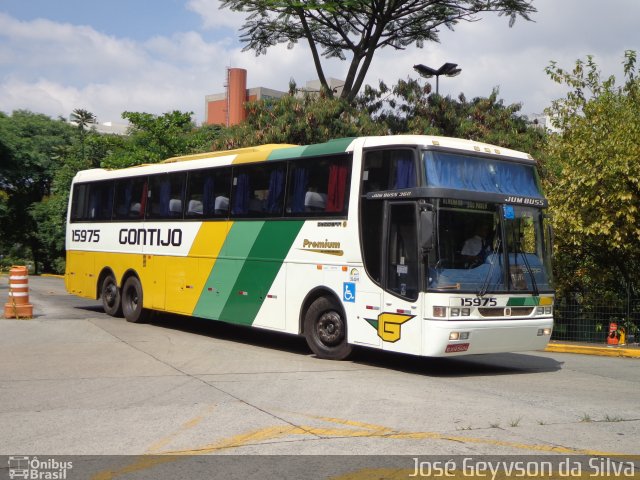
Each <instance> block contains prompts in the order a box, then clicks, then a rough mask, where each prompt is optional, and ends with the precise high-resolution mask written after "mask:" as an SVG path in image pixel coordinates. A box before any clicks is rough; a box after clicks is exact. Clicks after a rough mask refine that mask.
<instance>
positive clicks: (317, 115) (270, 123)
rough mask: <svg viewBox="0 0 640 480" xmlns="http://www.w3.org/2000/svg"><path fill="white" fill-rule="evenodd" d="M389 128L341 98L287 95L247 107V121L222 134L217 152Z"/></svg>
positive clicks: (301, 142)
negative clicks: (219, 150)
mask: <svg viewBox="0 0 640 480" xmlns="http://www.w3.org/2000/svg"><path fill="white" fill-rule="evenodd" d="M385 131H386V128H385V125H384V124H382V123H379V122H374V121H373V120H372V119H371V117H370V116H369V115H368V113H367V112H366V111H362V110H359V109H357V108H356V107H354V106H353V105H351V104H349V103H348V102H347V101H345V100H343V99H339V98H332V97H327V96H326V95H324V94H322V93H321V94H320V95H314V94H305V95H303V96H302V97H296V96H294V95H286V96H284V97H282V98H279V99H276V100H260V101H256V102H249V103H248V104H247V118H246V120H245V121H244V122H243V123H242V124H240V125H236V126H233V127H230V128H227V129H224V130H222V131H221V132H220V135H219V136H218V138H217V139H216V141H215V142H214V145H213V147H214V149H229V148H240V147H247V146H252V145H262V144H266V143H291V144H296V145H308V144H312V143H322V142H326V141H328V140H331V139H333V138H340V137H354V136H359V135H382V134H384V133H385Z"/></svg>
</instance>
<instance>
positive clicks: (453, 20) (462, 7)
mask: <svg viewBox="0 0 640 480" xmlns="http://www.w3.org/2000/svg"><path fill="white" fill-rule="evenodd" d="M221 8H229V9H231V10H234V11H238V12H246V13H248V14H249V16H248V18H247V20H246V22H245V23H244V25H243V26H242V29H241V37H240V39H241V41H242V42H244V43H245V47H244V50H245V51H247V50H253V51H255V52H256V55H260V54H264V53H266V51H267V49H268V48H269V47H272V46H275V45H277V44H280V43H286V44H287V45H288V47H289V48H292V47H293V46H294V45H295V44H296V43H297V42H298V41H300V40H304V41H306V42H307V43H308V45H309V49H310V51H311V56H312V58H313V63H314V65H315V69H316V72H317V74H318V78H319V79H320V83H321V85H322V86H323V88H324V89H325V90H326V91H327V92H328V93H329V94H331V90H330V89H329V85H328V83H327V80H326V76H325V74H324V68H323V66H322V59H321V57H325V58H339V59H341V60H346V59H347V55H350V56H351V60H350V64H349V69H348V71H347V76H346V79H345V85H344V87H343V90H342V94H341V96H342V98H345V99H347V100H348V101H353V100H354V99H355V97H356V95H357V94H358V92H359V91H360V89H361V87H362V85H363V82H364V79H365V77H366V74H367V71H368V70H369V67H370V65H371V62H372V60H373V56H374V53H375V52H376V51H377V50H379V49H382V48H386V47H391V48H394V49H396V50H402V49H405V48H406V47H408V46H409V45H413V44H415V45H417V46H418V47H419V48H422V47H423V46H424V44H425V42H438V41H439V31H440V29H441V28H443V27H446V28H448V29H450V30H453V29H454V27H455V26H456V25H457V24H458V22H460V21H477V20H478V19H479V18H478V17H477V15H478V14H479V13H483V12H495V13H498V14H499V15H504V16H507V17H509V24H510V25H513V23H514V21H515V20H516V18H517V17H518V16H520V17H522V18H524V19H526V20H530V15H531V14H533V13H535V12H536V9H535V8H534V7H533V6H532V0H481V1H479V0H394V1H391V0H389V1H376V2H372V1H369V0H343V1H333V0H222V1H221Z"/></svg>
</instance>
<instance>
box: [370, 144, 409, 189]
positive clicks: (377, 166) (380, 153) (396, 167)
mask: <svg viewBox="0 0 640 480" xmlns="http://www.w3.org/2000/svg"><path fill="white" fill-rule="evenodd" d="M416 178H417V177H416V160H415V154H414V152H413V150H410V149H407V148H403V149H389V150H375V151H371V152H367V154H366V157H365V160H364V168H363V172H362V195H365V194H367V193H369V192H375V191H380V190H395V189H402V188H411V187H415V186H416V185H417V180H416Z"/></svg>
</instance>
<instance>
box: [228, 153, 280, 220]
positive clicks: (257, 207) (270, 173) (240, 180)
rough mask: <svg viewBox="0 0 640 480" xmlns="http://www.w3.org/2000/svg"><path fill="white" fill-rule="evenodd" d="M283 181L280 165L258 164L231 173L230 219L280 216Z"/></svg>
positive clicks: (239, 168)
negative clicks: (232, 175) (235, 217)
mask: <svg viewBox="0 0 640 480" xmlns="http://www.w3.org/2000/svg"><path fill="white" fill-rule="evenodd" d="M285 178H286V164H284V163H277V164H271V165H268V164H258V165H250V166H244V167H238V168H236V169H234V178H233V197H232V207H231V215H232V216H239V217H267V216H268V217H280V216H282V210H283V203H284V188H285ZM227 201H228V200H227Z"/></svg>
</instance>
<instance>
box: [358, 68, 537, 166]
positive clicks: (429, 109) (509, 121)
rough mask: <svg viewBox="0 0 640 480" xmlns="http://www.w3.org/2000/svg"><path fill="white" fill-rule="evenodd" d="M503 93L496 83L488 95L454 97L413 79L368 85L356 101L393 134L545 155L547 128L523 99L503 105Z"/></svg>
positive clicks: (535, 155)
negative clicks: (526, 110) (535, 122)
mask: <svg viewBox="0 0 640 480" xmlns="http://www.w3.org/2000/svg"><path fill="white" fill-rule="evenodd" d="M499 94H500V92H499V90H498V89H497V88H496V89H494V90H493V91H492V92H491V94H490V95H489V96H487V97H475V98H473V99H471V100H467V98H466V97H465V95H464V94H463V93H461V94H460V95H459V96H458V98H457V99H453V98H451V97H449V96H447V97H442V96H440V95H435V94H432V93H431V86H430V85H429V84H426V85H424V86H422V85H421V83H420V82H419V81H417V80H415V79H411V78H409V79H407V80H402V79H401V80H399V81H398V83H397V84H396V85H394V86H393V87H391V88H389V87H388V86H387V85H385V84H384V82H380V85H379V87H378V88H377V89H374V88H371V87H369V86H367V87H365V90H364V93H363V94H362V95H361V96H360V97H359V98H358V103H359V105H360V106H361V107H362V108H365V109H366V110H367V111H368V112H369V113H370V114H371V115H373V116H374V118H375V119H376V121H378V122H384V123H385V124H386V125H387V128H388V130H389V132H390V133H393V134H404V133H410V134H431V135H444V136H449V137H458V138H466V139H470V140H476V141H478V142H486V143H491V144H494V145H499V146H502V147H505V148H513V149H515V150H522V151H525V152H527V153H530V154H531V155H533V156H534V157H535V158H542V152H543V148H544V145H545V142H546V135H545V132H544V131H543V130H541V129H539V128H535V127H534V126H532V125H531V124H530V123H529V121H528V119H527V117H525V116H524V115H521V114H520V113H519V112H520V109H521V108H522V106H521V104H518V103H514V104H511V105H505V103H504V102H503V100H502V99H500V98H499Z"/></svg>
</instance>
